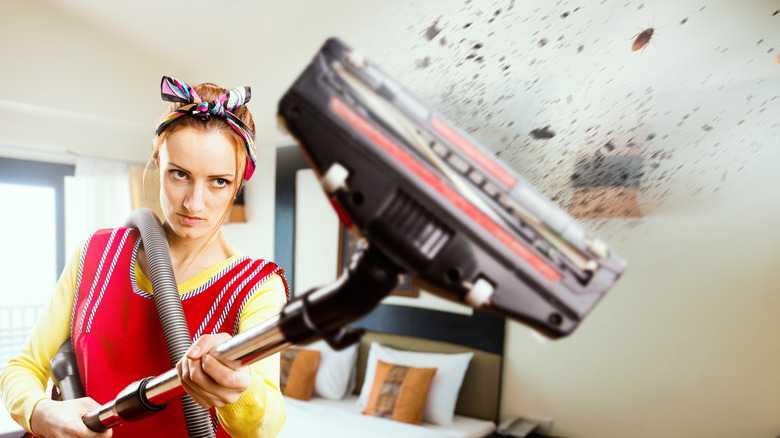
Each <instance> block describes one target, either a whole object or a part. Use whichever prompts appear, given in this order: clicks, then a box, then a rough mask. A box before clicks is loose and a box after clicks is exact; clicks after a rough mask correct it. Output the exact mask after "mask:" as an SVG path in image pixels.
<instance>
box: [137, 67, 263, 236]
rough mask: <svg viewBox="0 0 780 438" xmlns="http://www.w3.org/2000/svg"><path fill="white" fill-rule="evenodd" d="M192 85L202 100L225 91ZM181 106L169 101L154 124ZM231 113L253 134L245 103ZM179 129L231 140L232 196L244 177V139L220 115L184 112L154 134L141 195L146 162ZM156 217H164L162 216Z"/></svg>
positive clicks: (239, 187) (252, 123)
mask: <svg viewBox="0 0 780 438" xmlns="http://www.w3.org/2000/svg"><path fill="white" fill-rule="evenodd" d="M192 88H193V89H194V90H195V91H196V92H197V93H198V95H200V97H201V99H202V100H203V101H204V102H209V101H212V100H216V99H217V98H219V97H220V96H221V95H223V94H224V93H225V92H227V90H226V89H225V88H221V87H219V86H217V85H215V84H212V83H203V84H200V85H195V86H194V87H192ZM183 105H186V104H185V103H181V102H170V103H169V104H168V106H167V108H165V110H163V112H162V114H160V119H159V120H158V121H157V125H158V126H159V125H160V123H161V122H162V121H163V120H165V119H166V118H167V117H168V116H169V115H171V114H172V113H173V112H174V111H176V110H177V109H178V108H179V107H181V106H183ZM233 114H234V115H235V116H236V117H238V119H239V120H241V121H242V122H243V123H244V124H245V125H246V126H247V127H248V128H249V130H250V131H251V132H252V135H254V134H255V122H254V120H253V119H252V114H251V113H250V112H249V109H248V108H247V107H246V105H242V106H240V107H239V108H236V109H235V111H233ZM183 128H192V129H195V130H198V131H200V132H201V133H211V132H218V133H222V134H224V135H225V136H227V138H229V139H230V140H231V142H232V143H233V147H234V149H235V151H236V177H235V180H234V183H235V184H234V187H233V199H235V197H236V194H237V193H238V190H239V189H241V185H242V182H243V180H244V172H245V171H246V165H247V160H248V158H249V155H248V154H249V153H248V152H247V150H246V147H245V144H244V139H243V138H242V137H241V136H240V135H239V134H238V133H237V132H236V131H235V130H234V129H233V128H232V127H231V126H230V125H229V124H228V123H227V122H226V121H225V120H224V119H222V118H221V117H210V118H209V119H207V120H202V119H201V118H200V117H196V116H193V115H191V114H187V115H184V116H181V117H179V118H177V119H175V120H173V121H172V122H170V123H169V124H168V126H166V127H165V129H164V130H163V131H162V132H161V133H160V134H159V135H157V136H156V137H155V139H154V149H153V151H152V155H151V156H150V157H149V160H148V161H147V162H146V167H145V168H144V175H143V181H144V183H143V186H144V195H145V196H146V172H147V170H148V169H149V166H150V164H151V163H152V162H154V163H155V164H158V163H159V162H158V156H159V153H160V148H161V147H162V145H163V143H165V140H166V139H167V138H168V136H169V135H171V134H172V133H174V132H176V131H178V130H180V129H183ZM148 200H149V198H148V196H147V203H148ZM231 205H232V204H231ZM231 205H228V208H227V209H226V210H225V211H224V213H223V214H222V218H221V220H220V222H219V223H220V224H222V223H223V222H224V221H225V218H226V217H227V215H228V213H229V212H230V207H231ZM160 219H161V220H165V218H164V217H163V218H160ZM217 228H218V227H217ZM217 228H215V229H214V233H216V229H217ZM212 235H213V234H212Z"/></svg>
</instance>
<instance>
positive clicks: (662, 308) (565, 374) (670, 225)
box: [502, 148, 780, 437]
mask: <svg viewBox="0 0 780 438" xmlns="http://www.w3.org/2000/svg"><path fill="white" fill-rule="evenodd" d="M778 159H780V150H779V148H774V149H773V150H765V151H764V153H762V154H761V155H760V157H759V160H757V161H756V162H753V163H752V164H751V166H750V169H749V171H748V174H747V175H746V176H745V177H744V178H742V179H740V181H739V182H735V183H734V184H733V185H731V186H730V187H729V188H728V189H724V190H722V191H721V193H720V194H719V196H718V197H717V198H716V199H712V200H711V202H709V203H708V204H707V205H706V206H701V207H699V208H688V209H682V211H679V212H670V213H665V214H659V215H652V216H651V217H646V218H644V219H642V220H640V221H626V220H624V223H621V221H620V220H611V222H613V223H611V224H608V226H609V227H611V230H605V234H606V235H607V236H606V237H608V241H609V242H610V243H611V244H612V245H613V248H614V249H615V250H616V251H618V252H619V253H620V254H621V255H622V256H624V257H625V258H626V259H627V260H628V262H629V267H628V270H627V271H626V274H625V276H624V277H623V278H622V279H621V280H620V282H619V283H618V284H617V286H616V287H615V288H614V289H613V290H612V291H611V292H610V293H609V294H608V295H607V296H606V298H605V299H604V300H603V301H602V303H600V304H599V306H597V308H596V309H595V311H594V312H593V313H592V314H591V316H590V317H589V319H587V320H586V321H585V323H584V324H583V325H582V326H581V327H580V329H579V330H578V331H577V332H575V334H574V335H572V336H571V337H570V338H569V339H565V340H562V341H558V342H553V343H546V344H542V343H540V342H539V341H538V340H537V338H535V337H533V336H531V334H530V332H529V331H528V330H527V329H525V328H524V327H521V326H519V325H518V324H515V323H511V324H510V325H509V328H508V333H507V342H506V346H507V349H508V351H510V354H509V356H508V358H507V359H508V360H507V362H506V364H505V366H506V369H505V374H504V377H505V380H504V389H505V391H504V397H503V403H502V411H503V413H504V415H507V416H508V415H513V414H524V415H536V416H540V417H547V418H552V419H553V420H554V421H555V423H554V430H553V432H554V435H558V436H566V437H625V436H631V437H653V436H666V437H691V436H708V437H731V436H751V437H774V436H776V435H777V433H778V431H780V425H778V420H777V412H780V400H778V397H777V391H778V389H780V373H778V369H780V349H778V348H777V333H780V319H778V318H777V310H778V309H780V294H778V293H777V292H778V290H779V289H778V284H780V271H778V270H777V262H778V256H777V248H778V245H780V235H779V234H778V233H777V231H776V224H777V223H778V220H780V203H778V202H773V201H770V200H776V199H780V178H779V177H778V176H777V173H776V171H775V169H774V164H772V163H775V164H776V163H778V162H780V161H778ZM590 225H591V226H593V225H595V224H590Z"/></svg>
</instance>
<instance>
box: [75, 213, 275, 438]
mask: <svg viewBox="0 0 780 438" xmlns="http://www.w3.org/2000/svg"><path fill="white" fill-rule="evenodd" d="M139 244H140V239H139V233H138V231H137V230H135V229H130V228H117V229H106V230H100V231H98V232H96V233H95V234H94V235H92V237H91V238H90V239H89V240H88V242H87V244H86V247H85V250H84V251H83V252H82V255H81V260H80V262H79V271H78V280H77V290H76V297H75V305H74V307H73V315H72V316H73V317H72V319H71V335H72V338H73V346H74V349H75V350H76V356H77V357H78V365H79V374H80V376H81V381H82V382H83V384H84V389H85V390H86V394H87V396H89V397H92V398H93V399H95V400H96V401H97V402H98V403H100V404H104V403H107V402H109V401H112V400H113V399H114V398H115V397H116V396H117V394H118V393H119V391H120V390H122V389H124V388H125V387H126V386H127V385H128V384H130V383H132V382H135V381H136V380H140V379H142V378H145V377H148V376H156V375H159V374H162V373H164V372H166V371H168V370H169V369H171V368H173V366H172V365H171V363H170V359H169V358H168V350H167V348H166V346H165V340H164V337H163V333H162V328H161V325H160V319H159V316H158V314H157V307H156V306H155V303H154V299H153V296H152V295H150V294H148V293H146V292H144V291H142V290H140V289H139V288H138V286H137V284H136V280H135V257H136V253H137V251H138V246H139ZM274 274H280V275H281V274H282V272H281V269H280V268H279V267H278V266H277V265H276V264H274V263H272V262H269V261H265V260H254V259H251V258H248V257H243V258H240V259H238V260H236V261H235V262H234V263H232V264H231V265H230V266H228V267H226V268H224V269H223V270H222V271H221V272H219V273H218V274H216V275H215V276H214V277H213V278H211V279H210V280H209V281H207V282H206V283H205V284H204V285H202V286H201V287H198V288H197V289H195V290H193V291H191V292H188V293H187V294H185V295H181V296H180V298H181V303H182V307H183V309H184V314H185V315H186V317H187V325H188V328H189V332H190V336H191V337H192V339H193V340H194V339H197V338H198V337H199V336H201V335H203V334H210V333H218V332H225V333H228V334H230V335H235V334H236V333H237V332H238V317H239V315H240V314H241V311H242V310H243V308H244V306H245V304H246V302H247V301H248V300H249V298H251V296H252V294H253V293H254V291H255V290H256V289H257V288H258V287H259V286H260V285H261V284H263V283H264V282H265V281H266V280H268V279H269V278H270V277H271V276H272V275H274ZM286 288H287V284H286V283H285V289H286ZM285 292H286V293H289V292H287V290H285ZM211 417H212V422H213V424H214V427H215V431H216V436H217V437H227V436H229V435H228V434H227V433H226V432H225V431H224V429H222V427H221V425H219V424H218V423H219V422H218V421H217V417H216V415H215V412H214V409H211ZM186 430H187V428H186V425H185V422H184V414H183V411H182V407H181V402H180V400H179V399H175V400H173V401H171V402H170V403H169V404H168V406H167V407H166V408H165V409H163V410H162V411H160V412H158V413H157V414H155V415H153V416H151V417H148V418H145V419H143V420H141V421H137V422H125V423H123V424H122V425H120V426H117V427H114V428H113V436H114V437H115V438H123V437H132V438H136V437H141V436H142V437H144V438H155V437H171V436H176V437H179V436H186V433H187V432H186Z"/></svg>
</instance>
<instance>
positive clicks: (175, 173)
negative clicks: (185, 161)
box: [171, 169, 187, 180]
mask: <svg viewBox="0 0 780 438" xmlns="http://www.w3.org/2000/svg"><path fill="white" fill-rule="evenodd" d="M171 178H173V179H177V180H183V179H187V173H186V172H184V171H183V170H175V169H174V170H171Z"/></svg>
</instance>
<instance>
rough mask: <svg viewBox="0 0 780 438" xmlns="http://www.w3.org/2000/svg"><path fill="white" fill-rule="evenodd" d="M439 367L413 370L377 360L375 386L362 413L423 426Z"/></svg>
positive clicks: (372, 387) (412, 368)
mask: <svg viewBox="0 0 780 438" xmlns="http://www.w3.org/2000/svg"><path fill="white" fill-rule="evenodd" d="M434 375H436V368H414V367H407V366H403V365H395V364H390V363H385V362H382V361H381V360H379V361H377V366H376V374H375V375H374V383H373V385H372V386H371V392H370V395H369V396H368V404H367V405H366V409H365V410H364V411H363V413H364V414H366V415H373V416H375V417H384V418H389V419H391V420H395V421H400V422H403V423H410V424H420V423H422V418H423V411H424V410H425V400H426V399H427V398H428V389H429V388H430V386H431V381H432V380H433V376H434Z"/></svg>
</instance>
